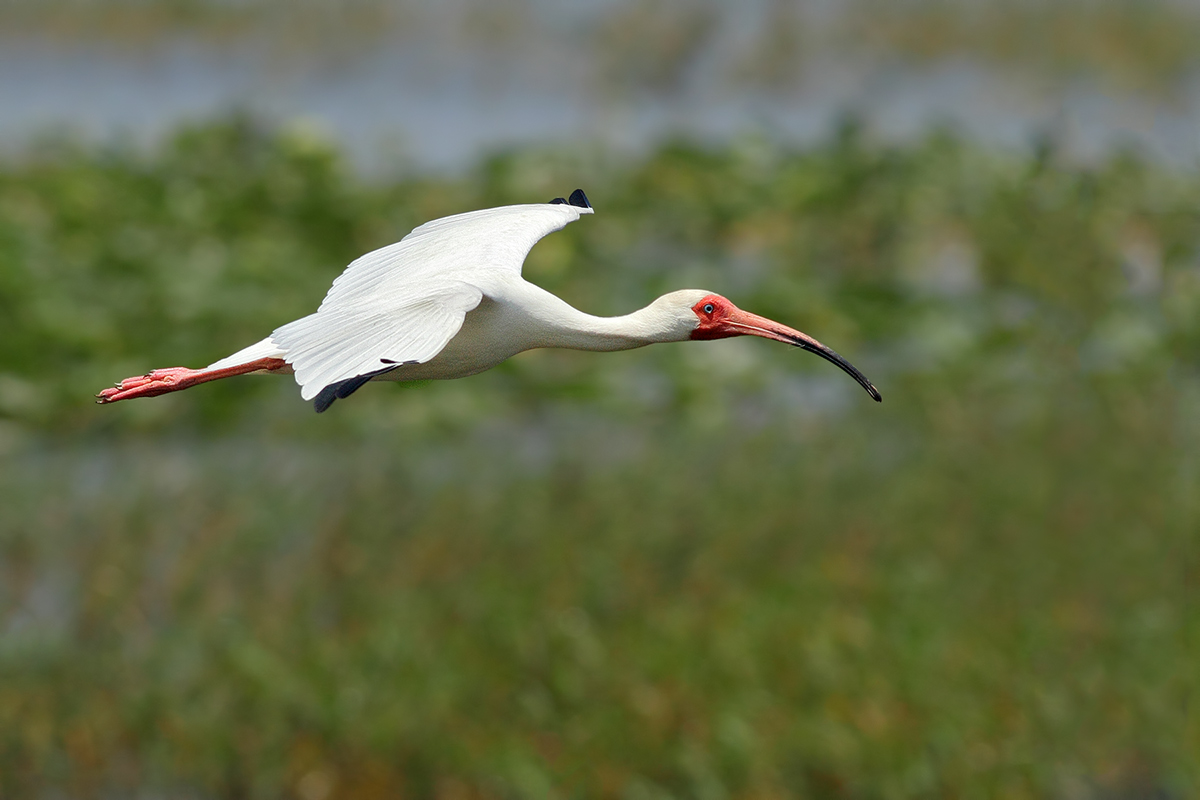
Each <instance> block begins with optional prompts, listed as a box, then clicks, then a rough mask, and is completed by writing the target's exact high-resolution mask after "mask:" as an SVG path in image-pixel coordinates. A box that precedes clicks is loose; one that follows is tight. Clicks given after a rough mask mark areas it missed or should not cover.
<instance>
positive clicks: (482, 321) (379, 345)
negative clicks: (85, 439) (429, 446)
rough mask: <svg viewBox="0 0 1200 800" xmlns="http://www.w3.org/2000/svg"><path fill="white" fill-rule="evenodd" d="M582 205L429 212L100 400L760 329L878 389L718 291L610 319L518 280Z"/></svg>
mask: <svg viewBox="0 0 1200 800" xmlns="http://www.w3.org/2000/svg"><path fill="white" fill-rule="evenodd" d="M591 213H593V212H592V206H591V204H590V203H589V202H588V199H587V196H586V195H585V194H584V193H583V191H582V190H580V189H576V190H575V191H574V192H573V193H572V194H571V196H570V198H568V199H563V198H561V197H558V198H555V199H554V200H552V201H550V202H549V203H537V204H528V205H514V206H502V207H500V208H488V209H483V210H481V211H471V212H468V213H465V214H457V215H454V216H450V217H445V218H443V219H437V220H434V221H432V222H427V223H425V224H424V225H421V226H420V227H418V228H416V229H414V230H413V231H412V232H411V233H410V234H408V235H407V236H405V237H404V238H403V239H402V240H400V241H399V242H397V243H395V244H392V245H388V246H387V247H384V248H381V249H379V250H375V251H373V252H371V253H367V254H366V255H364V256H362V257H360V258H358V259H357V260H355V261H354V262H352V263H351V264H350V266H349V267H347V268H346V270H345V272H343V273H342V274H341V276H339V277H338V278H337V279H336V280H335V281H334V282H333V286H332V287H331V288H330V290H329V293H328V294H326V295H325V300H324V301H323V302H322V303H321V305H320V307H319V308H318V309H317V311H316V313H314V314H309V315H308V316H307V317H303V318H302V319H298V320H296V321H295V322H289V323H288V324H286V325H283V326H282V327H280V328H277V329H276V330H275V331H274V332H273V333H272V334H271V335H270V336H268V337H267V338H266V339H263V340H262V341H261V342H257V343H255V344H252V345H250V346H249V347H246V348H244V349H242V350H239V351H238V352H236V353H234V354H233V355H231V356H229V357H228V358H223V359H221V360H220V361H217V362H215V363H213V364H210V365H208V366H207V367H205V368H204V369H188V368H186V367H169V368H167V369H156V370H154V371H152V372H148V373H146V374H145V375H140V376H136V377H133V378H126V379H125V380H123V381H121V382H120V383H118V384H117V385H116V386H115V387H113V388H111V389H105V390H104V391H102V392H100V394H98V395H96V397H97V402H99V403H115V402H117V401H118V400H130V399H132V398H135V397H153V396H155V395H160V394H166V393H167V392H175V391H179V390H180V389H187V388H189V387H192V386H195V385H197V384H200V383H206V382H208V381H213V380H218V379H220V378H229V377H232V376H234V375H245V374H249V373H255V372H259V373H273V374H282V375H288V374H291V375H294V376H295V379H296V383H298V384H299V385H300V396H301V397H303V398H304V399H305V400H311V401H312V402H313V406H314V407H315V408H316V410H317V412H318V413H320V412H322V411H325V410H326V409H328V408H329V407H330V406H331V405H332V404H333V403H334V401H335V400H339V399H342V398H346V397H349V396H350V395H351V394H353V393H354V392H355V391H357V390H358V389H359V388H361V387H362V386H363V384H365V383H367V382H368V381H380V380H386V381H415V380H439V379H449V378H465V377H467V376H468V375H475V374H477V373H480V372H483V371H484V370H488V369H491V368H492V367H494V366H496V365H497V364H499V363H500V362H502V361H504V360H505V359H507V358H510V357H512V356H514V355H516V354H517V353H520V352H523V351H525V350H532V349H534V348H537V347H565V348H570V349H574V350H596V351H611V350H629V349H632V348H635V347H642V346H644V345H648V344H654V343H655V342H682V341H687V340H689V339H700V340H705V339H726V338H729V337H732V336H761V337H763V338H765V339H774V340H776V341H780V342H785V343H787V344H790V345H794V346H796V347H799V348H802V349H804V350H807V351H808V352H810V353H815V354H816V355H818V356H820V357H821V358H824V359H825V360H827V361H831V362H833V363H834V364H836V365H838V366H839V367H841V368H842V369H843V370H845V371H846V372H847V373H848V374H850V375H851V376H852V377H853V378H854V380H856V381H858V382H859V384H860V385H861V386H862V387H863V388H864V389H866V390H867V392H868V393H869V394H870V395H871V397H873V398H874V399H875V400H876V401H879V400H881V399H882V398H881V397H880V395H879V392H878V390H876V388H875V387H874V386H872V385H871V382H870V381H868V380H867V379H866V377H865V376H864V375H863V374H862V373H861V372H859V371H858V370H857V369H856V368H855V367H854V366H853V365H852V364H851V363H850V362H849V361H847V360H846V359H844V358H842V357H841V356H839V355H838V354H837V353H835V352H834V351H833V350H831V349H829V348H828V347H826V346H825V345H823V344H821V343H820V342H818V341H817V340H816V339H814V338H812V337H811V336H809V335H807V334H804V333H801V332H800V331H797V330H793V329H792V328H789V327H787V326H786V325H781V324H780V323H778V322H774V321H772V320H769V319H767V318H765V317H760V316H758V315H756V314H751V313H749V312H747V311H742V310H741V309H740V308H738V307H737V306H735V305H734V304H733V303H731V302H730V301H729V300H726V299H725V298H724V297H722V296H721V295H719V294H714V293H712V292H708V291H701V290H695V289H685V290H682V291H678V292H671V293H669V294H665V295H663V296H662V297H660V298H658V299H657V300H655V301H654V302H653V303H651V304H650V305H648V306H646V307H645V308H643V309H641V310H639V311H634V312H633V313H632V314H626V315H625V316H621V317H595V316H592V315H591V314H586V313H584V312H582V311H579V310H578V309H576V308H574V307H572V306H571V305H569V304H567V303H566V302H565V301H563V300H561V299H559V298H558V297H556V296H555V295H553V294H551V293H549V292H547V291H546V290H544V289H541V288H539V287H537V286H534V285H533V284H532V283H529V282H528V281H526V280H525V279H524V278H522V277H521V265H522V264H523V263H524V261H525V256H526V255H527V254H528V253H529V250H530V249H531V248H532V247H533V245H534V244H536V243H537V241H538V240H539V239H541V238H542V237H543V236H545V235H546V234H548V233H552V232H554V231H557V230H559V229H561V228H563V227H565V226H566V225H567V224H568V223H571V222H574V221H575V220H577V219H579V218H580V217H581V216H582V215H584V214H591Z"/></svg>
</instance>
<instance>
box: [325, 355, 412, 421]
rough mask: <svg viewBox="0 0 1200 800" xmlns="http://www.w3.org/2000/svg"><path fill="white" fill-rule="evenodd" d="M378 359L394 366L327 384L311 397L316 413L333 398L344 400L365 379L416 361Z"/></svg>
mask: <svg viewBox="0 0 1200 800" xmlns="http://www.w3.org/2000/svg"><path fill="white" fill-rule="evenodd" d="M379 360H380V361H381V362H382V363H384V364H393V365H394V366H390V367H384V368H383V369H377V370H375V371H374V372H368V373H366V374H365V375H358V376H356V377H353V378H347V379H346V380H344V381H338V382H337V383H331V384H329V385H328V386H326V387H325V388H324V389H322V390H321V391H320V392H319V393H318V394H317V396H316V397H314V398H313V408H315V409H316V410H317V413H318V414H320V413H322V412H323V411H327V410H328V409H329V407H330V406H331V405H333V401H334V400H345V399H346V398H347V397H349V396H350V395H352V394H354V393H355V392H357V391H358V390H359V389H361V388H362V387H363V386H364V385H365V384H366V383H367V381H369V380H371V379H372V378H374V377H377V376H379V375H383V374H384V373H386V372H391V371H392V370H394V369H399V368H400V367H402V366H405V365H407V364H413V363H416V362H413V361H406V362H404V364H397V363H396V362H395V361H392V360H391V359H387V358H381V359H379Z"/></svg>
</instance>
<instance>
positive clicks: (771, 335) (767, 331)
mask: <svg viewBox="0 0 1200 800" xmlns="http://www.w3.org/2000/svg"><path fill="white" fill-rule="evenodd" d="M722 322H724V323H725V324H726V325H729V326H731V327H732V328H734V329H735V331H731V333H733V332H737V333H742V334H746V335H748V336H761V337H763V338H764V339H774V340H775V341H777V342H784V343H785V344H790V345H793V346H795V347H799V348H800V349H802V350H807V351H808V352H810V353H813V354H815V355H818V356H820V357H821V358H823V359H825V360H826V361H829V362H831V363H834V364H837V365H838V367H840V368H841V369H842V371H844V372H845V373H846V374H848V375H849V376H850V377H852V378H854V380H856V381H858V383H859V385H861V386H862V387H863V388H864V389H866V390H867V394H869V395H871V397H872V398H874V400H875V402H877V403H880V402H883V396H882V395H880V394H879V390H878V389H876V388H875V386H874V385H873V384H872V383H871V382H870V381H869V380H867V376H866V375H863V374H862V373H861V372H859V371H858V368H857V367H855V366H854V365H853V364H851V363H850V362H849V361H847V360H846V359H844V358H842V357H841V356H839V355H838V354H837V353H836V352H834V351H833V350H832V349H830V348H828V347H826V346H825V345H823V344H821V343H820V342H818V341H817V340H816V339H814V338H812V337H811V336H809V335H808V334H807V333H801V332H800V331H798V330H795V329H794V328H789V327H788V326H786V325H780V324H779V323H778V322H775V321H774V320H770V319H767V318H766V317H760V316H758V315H757V314H751V313H750V312H748V311H742V310H741V309H737V310H736V311H734V312H733V313H731V314H729V315H728V316H727V317H726V318H725V319H724V320H722Z"/></svg>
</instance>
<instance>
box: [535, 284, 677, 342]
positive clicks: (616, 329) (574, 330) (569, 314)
mask: <svg viewBox="0 0 1200 800" xmlns="http://www.w3.org/2000/svg"><path fill="white" fill-rule="evenodd" d="M547 295H548V296H549V297H554V295H550V294H549V293H547ZM554 300H555V301H557V302H554V303H552V304H550V305H548V306H542V311H543V315H542V319H541V320H540V322H542V323H543V324H542V325H541V326H539V327H542V328H543V330H544V332H545V341H544V343H541V344H540V345H539V346H541V347H566V348H570V349H573V350H594V351H612V350H630V349H633V348H635V347H644V346H645V345H648V344H654V343H655V342H679V341H685V340H687V339H688V338H689V337H690V336H691V332H692V330H694V329H695V327H696V321H695V320H696V318H695V316H694V315H692V314H691V312H690V311H688V313H687V314H686V315H683V314H680V313H679V312H678V311H677V310H675V309H673V308H671V307H669V306H667V305H665V304H664V303H662V302H661V298H660V300H656V301H655V302H653V303H651V304H650V305H648V306H646V307H645V308H641V309H638V310H637V311H634V312H632V313H630V314H625V315H623V316H619V317H597V316H594V315H592V314H587V313H585V312H583V311H580V310H579V309H577V308H575V307H574V306H572V305H570V304H568V303H567V302H565V301H563V300H561V299H559V298H557V297H554ZM689 317H690V319H689Z"/></svg>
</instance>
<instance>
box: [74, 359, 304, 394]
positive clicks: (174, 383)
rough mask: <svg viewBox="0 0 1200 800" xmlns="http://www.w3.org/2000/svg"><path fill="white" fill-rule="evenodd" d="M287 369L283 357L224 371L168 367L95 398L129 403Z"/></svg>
mask: <svg viewBox="0 0 1200 800" xmlns="http://www.w3.org/2000/svg"><path fill="white" fill-rule="evenodd" d="M286 366H287V362H285V361H284V360H283V359H282V358H260V359H258V360H256V361H250V362H248V363H245V364H238V365H237V366H236V367H226V368H224V369H213V370H203V369H188V368H187V367H167V368H166V369H156V370H154V371H153V372H147V373H146V374H145V375H138V376H136V377H133V378H126V379H125V380H123V381H121V382H120V383H118V384H117V385H116V386H115V387H113V388H112V389H105V390H104V391H102V392H101V393H100V394H98V395H96V402H97V403H115V402H117V401H118V400H132V399H133V398H135V397H154V396H155V395H160V394H166V393H167V392H177V391H179V390H180V389H187V388H189V387H192V386H195V385H196V384H199V383H207V382H208V381H215V380H219V379H221V378H231V377H233V376H234V375H245V374H246V373H248V372H259V371H266V372H271V371H274V370H278V369H283V368H284V367H286Z"/></svg>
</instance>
